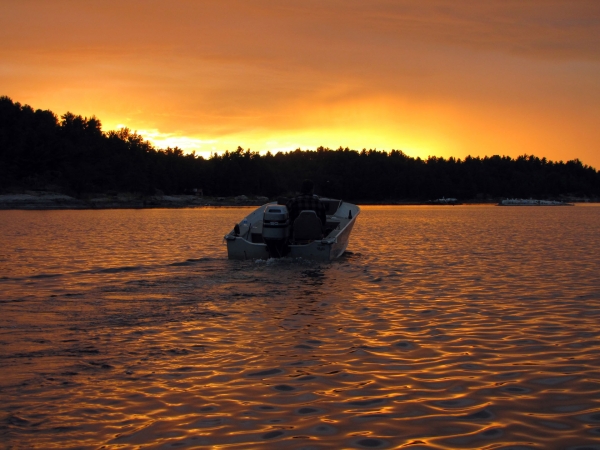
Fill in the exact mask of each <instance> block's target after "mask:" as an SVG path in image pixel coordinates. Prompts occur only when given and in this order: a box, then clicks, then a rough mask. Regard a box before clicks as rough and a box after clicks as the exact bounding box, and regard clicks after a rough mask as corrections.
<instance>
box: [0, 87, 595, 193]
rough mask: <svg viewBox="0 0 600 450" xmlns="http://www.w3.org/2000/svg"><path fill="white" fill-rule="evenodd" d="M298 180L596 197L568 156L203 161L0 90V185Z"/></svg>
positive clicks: (290, 184) (331, 189) (349, 154)
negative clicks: (562, 158)
mask: <svg viewBox="0 0 600 450" xmlns="http://www.w3.org/2000/svg"><path fill="white" fill-rule="evenodd" d="M305 178H311V179H313V180H314V182H315V185H316V187H317V189H316V190H317V193H319V194H321V195H324V196H331V197H335V198H344V199H347V200H354V201H361V200H363V201H380V202H386V201H426V200H430V199H436V198H441V197H455V198H458V199H459V200H476V199H479V200H492V199H499V198H505V197H510V198H514V197H519V198H529V197H534V198H558V197H561V196H568V197H577V198H598V197H600V172H598V171H597V170H595V169H594V168H592V167H590V166H587V165H584V164H583V163H582V162H581V161H579V160H578V159H575V160H572V161H567V162H562V161H559V162H553V161H549V160H547V159H546V158H538V157H536V156H531V155H523V156H519V157H518V158H516V159H513V158H510V157H508V156H498V155H494V156H489V157H487V156H486V157H484V158H480V157H471V156H468V157H466V158H465V159H462V160H461V159H456V158H448V159H444V158H439V157H434V156H431V157H429V158H428V159H421V158H412V157H410V156H407V155H406V154H404V153H403V152H402V151H401V150H391V151H389V152H387V151H381V150H375V149H369V150H367V149H363V150H362V151H356V150H350V149H349V148H341V147H340V148H339V149H337V150H332V149H329V148H323V147H319V148H318V149H317V150H316V151H309V150H300V149H298V150H295V151H291V152H287V153H283V152H282V153H276V154H271V153H269V152H267V153H266V154H263V155H261V154H259V153H258V152H252V151H250V150H249V149H247V150H244V149H243V148H241V147H238V148H237V149H236V150H234V151H227V152H225V153H223V154H220V155H218V154H212V155H211V157H210V158H203V157H201V156H198V155H196V154H195V153H192V154H185V153H184V152H183V151H182V150H181V149H179V148H177V147H175V148H166V149H157V148H155V147H154V146H153V145H152V144H151V143H149V142H148V141H147V140H145V139H144V138H143V137H142V136H140V135H139V134H138V133H137V132H132V131H131V130H129V129H127V128H122V129H119V130H116V131H108V132H104V131H102V125H101V122H100V120H99V119H97V118H96V117H94V116H92V117H91V118H87V117H82V116H80V115H75V114H72V113H70V112H67V113H66V114H64V115H62V116H61V117H60V118H59V117H58V116H57V115H56V114H54V113H53V112H51V111H48V110H40V109H37V110H34V109H33V108H31V107H30V106H28V105H21V104H20V103H18V102H13V101H12V100H11V99H10V98H9V97H6V96H3V97H0V190H2V191H4V192H7V191H10V190H15V189H31V190H56V191H61V192H64V193H67V194H70V195H74V196H79V197H81V196H85V195H89V194H93V193H110V192H130V193H139V194H142V195H154V194H155V193H156V192H158V191H162V192H163V193H165V194H184V193H189V192H193V190H194V189H202V190H203V192H204V195H211V196H235V195H241V194H245V195H262V196H267V197H270V198H273V197H276V196H279V195H286V194H289V193H293V192H294V191H296V190H297V188H298V186H299V185H300V184H301V181H302V180H303V179H305Z"/></svg>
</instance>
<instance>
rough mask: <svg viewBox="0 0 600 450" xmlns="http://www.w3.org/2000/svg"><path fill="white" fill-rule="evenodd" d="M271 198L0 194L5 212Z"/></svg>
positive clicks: (196, 204) (0, 206)
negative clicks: (79, 196)
mask: <svg viewBox="0 0 600 450" xmlns="http://www.w3.org/2000/svg"><path fill="white" fill-rule="evenodd" d="M268 201H269V199H268V198H267V197H261V196H257V197H249V196H246V195H239V196H237V197H207V196H197V195H152V196H142V195H135V194H116V195H97V196H89V197H86V198H75V197H71V196H69V195H65V194H60V193H56V192H46V191H25V192H23V193H17V194H2V195H0V210H2V209H5V210H6V209H31V210H44V209H118V208H121V209H131V208H198V207H211V206H259V205H262V204H264V203H266V202H268Z"/></svg>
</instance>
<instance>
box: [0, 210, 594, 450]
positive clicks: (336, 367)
mask: <svg viewBox="0 0 600 450" xmlns="http://www.w3.org/2000/svg"><path fill="white" fill-rule="evenodd" d="M244 214H245V212H244V211H242V210H241V209H202V210H144V211H46V212H29V211H3V212H0V232H1V237H0V290H1V292H2V294H1V297H0V302H1V303H0V312H1V319H0V344H1V346H0V367H1V374H2V378H1V379H0V402H1V404H2V416H1V417H0V438H1V440H2V442H4V443H5V445H6V446H7V447H8V448H90V449H97V448H119V449H127V448H132V449H133V448H142V447H143V448H145V449H148V448H149V449H152V448H202V447H210V446H221V447H224V448H249V447H251V448H304V449H309V448H315V449H318V448H398V447H401V448H408V449H449V448H503V449H508V448H512V449H555V448H556V449H581V450H582V449H584V448H585V449H600V444H598V442H600V341H599V335H600V327H599V326H598V323H600V308H599V306H600V281H599V279H598V275H597V274H598V273H600V258H599V257H598V250H597V249H598V248H599V244H600V233H599V231H600V207H598V206H577V207H574V208H547V209H546V208H526V207H519V208H496V207H468V206H465V207H460V206H457V207H429V208H427V207H365V208H363V212H362V214H361V217H360V219H359V220H358V222H357V225H356V227H355V230H354V232H353V236H352V238H351V243H350V246H349V250H350V251H349V252H348V254H347V255H345V256H344V257H343V258H342V259H340V260H339V261H335V262H333V263H327V264H323V263H313V262H310V261H302V260H280V261H273V260H269V261H256V262H250V261H242V262H240V261H228V260H227V259H226V251H225V247H224V246H221V245H220V243H221V239H222V235H223V234H225V232H226V231H227V230H228V229H229V228H231V224H232V223H234V222H235V221H237V220H239V218H240V217H242V216H243V215H244Z"/></svg>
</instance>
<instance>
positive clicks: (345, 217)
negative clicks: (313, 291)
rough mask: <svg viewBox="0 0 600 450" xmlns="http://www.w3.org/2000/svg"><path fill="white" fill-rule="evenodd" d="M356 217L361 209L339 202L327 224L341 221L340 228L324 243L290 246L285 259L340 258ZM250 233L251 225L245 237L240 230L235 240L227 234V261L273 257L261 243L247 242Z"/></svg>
mask: <svg viewBox="0 0 600 450" xmlns="http://www.w3.org/2000/svg"><path fill="white" fill-rule="evenodd" d="M266 206H268V205H263V206H261V207H259V208H258V209H257V210H255V211H254V212H253V213H252V214H250V215H249V216H247V217H246V218H245V220H244V221H242V222H245V221H246V220H250V221H251V220H253V219H256V218H257V217H259V216H260V215H261V214H262V212H264V210H265V208H266ZM359 213H360V208H359V207H358V206H356V205H352V204H350V203H345V202H341V204H340V207H339V209H338V210H337V211H336V214H334V215H332V216H328V220H329V219H331V220H340V221H343V226H340V227H338V228H336V229H334V230H332V232H331V233H330V234H329V235H327V236H326V237H325V238H324V239H319V240H315V241H312V242H310V243H305V244H294V243H291V244H289V245H288V246H287V249H286V250H287V252H286V253H285V257H287V258H304V259H312V260H316V261H332V260H334V259H337V258H339V257H340V256H341V255H343V254H344V252H345V251H346V248H347V247H348V243H349V241H350V233H351V232H352V229H353V228H354V224H355V223H356V219H357V217H358V214H359ZM251 231H252V224H250V229H249V231H248V232H247V233H244V232H243V230H242V233H241V234H240V235H237V236H236V235H235V234H234V233H233V232H230V233H229V234H227V235H226V236H225V241H226V243H227V257H228V258H229V259H236V260H246V259H268V258H271V257H272V255H271V254H270V253H269V250H268V248H267V245H266V244H265V243H264V242H252V240H251V239H250V238H249V236H250V235H251Z"/></svg>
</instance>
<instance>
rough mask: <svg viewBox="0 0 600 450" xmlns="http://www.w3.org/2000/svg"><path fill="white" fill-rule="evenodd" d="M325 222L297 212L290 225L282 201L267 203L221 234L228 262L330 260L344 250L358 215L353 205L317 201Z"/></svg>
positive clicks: (337, 201)
mask: <svg viewBox="0 0 600 450" xmlns="http://www.w3.org/2000/svg"><path fill="white" fill-rule="evenodd" d="M320 200H321V202H322V203H323V204H324V205H325V208H326V213H327V222H326V224H325V226H324V227H323V224H322V222H321V220H320V219H319V217H318V216H317V214H316V213H315V212H314V211H310V210H309V211H301V212H300V215H299V216H298V218H297V219H296V220H295V221H294V223H290V219H289V212H288V210H287V207H286V206H285V202H284V201H281V202H271V203H267V204H265V205H262V206H260V207H258V208H257V209H255V210H254V211H252V212H251V213H250V214H248V215H247V216H246V217H244V218H243V219H242V221H241V222H239V223H237V224H235V226H234V227H233V229H232V230H231V231H230V232H229V233H227V234H226V235H225V238H224V239H225V242H226V243H227V256H228V258H229V259H269V258H281V257H289V258H306V259H313V260H319V261H330V260H334V259H337V258H339V257H340V256H341V255H342V254H343V253H344V252H345V251H346V247H348V242H349V240H350V232H351V231H352V228H353V227H354V224H355V223H356V218H357V217H358V215H359V214H360V208H359V207H358V206H357V205H353V204H351V203H347V202H344V201H342V200H336V199H331V198H323V197H321V198H320Z"/></svg>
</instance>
